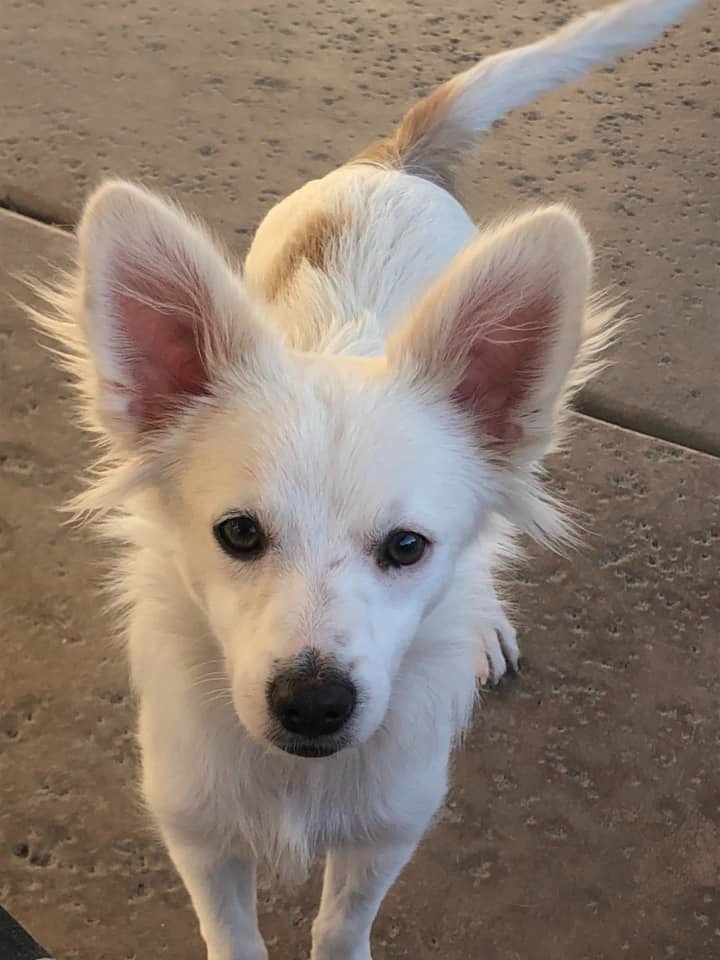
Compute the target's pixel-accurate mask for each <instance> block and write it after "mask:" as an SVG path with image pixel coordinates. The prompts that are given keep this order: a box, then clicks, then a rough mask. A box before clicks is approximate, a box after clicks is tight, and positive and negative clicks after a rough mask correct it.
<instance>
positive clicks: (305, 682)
mask: <svg viewBox="0 0 720 960" xmlns="http://www.w3.org/2000/svg"><path fill="white" fill-rule="evenodd" d="M356 700H357V693H356V690H355V687H354V685H353V684H352V683H351V682H350V680H347V679H345V678H344V677H338V676H328V677H323V676H319V677H308V676H304V677H302V676H293V675H292V674H288V675H285V676H279V677H277V678H276V679H275V680H273V682H272V683H271V684H270V687H269V689H268V702H269V704H270V709H271V711H272V713H273V715H274V716H275V717H277V719H278V720H279V721H280V723H281V724H282V725H283V727H284V728H285V730H287V731H288V733H296V734H299V735H300V736H302V737H322V736H326V735H329V734H333V733H337V732H338V730H340V729H341V727H342V726H343V725H344V724H346V723H347V722H348V720H349V719H350V717H351V716H352V713H353V710H354V709H355V703H356Z"/></svg>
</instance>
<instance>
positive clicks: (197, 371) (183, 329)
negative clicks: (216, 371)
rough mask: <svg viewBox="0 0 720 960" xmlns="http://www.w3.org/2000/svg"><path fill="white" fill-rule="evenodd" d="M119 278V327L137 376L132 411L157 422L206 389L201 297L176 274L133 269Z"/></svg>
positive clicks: (150, 423)
mask: <svg viewBox="0 0 720 960" xmlns="http://www.w3.org/2000/svg"><path fill="white" fill-rule="evenodd" d="M118 279H119V283H118V292H116V294H115V296H114V303H115V312H116V316H117V318H118V320H119V330H118V333H119V339H120V341H121V344H122V349H123V352H124V353H125V356H124V362H125V365H126V367H127V368H128V370H129V372H130V374H131V378H132V382H133V388H132V397H131V399H130V404H129V413H130V416H131V417H133V418H134V419H136V420H137V421H138V422H139V423H140V424H141V425H142V426H143V427H146V428H147V427H152V426H154V425H157V424H158V422H159V421H161V420H162V419H163V418H164V417H165V416H167V414H168V412H169V411H170V410H172V409H173V407H176V406H177V404H178V402H179V401H182V399H183V398H184V397H192V396H201V395H202V394H205V393H206V392H207V389H208V378H207V369H206V367H205V364H204V361H203V357H202V354H201V350H200V344H199V342H198V341H199V336H198V332H199V331H198V326H199V324H200V322H201V317H200V315H199V314H200V311H199V308H198V302H197V300H196V298H195V297H194V296H193V295H192V294H191V293H190V292H189V290H188V289H187V288H186V287H184V286H183V285H181V284H179V283H173V281H172V279H166V278H159V277H158V278H155V277H148V276H142V277H138V276H137V275H133V274H132V273H131V271H130V269H126V270H124V271H123V272H122V274H121V276H120V277H119V278H118Z"/></svg>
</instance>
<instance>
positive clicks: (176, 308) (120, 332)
mask: <svg viewBox="0 0 720 960" xmlns="http://www.w3.org/2000/svg"><path fill="white" fill-rule="evenodd" d="M78 241H79V263H80V275H79V289H78V291H77V292H78V294H79V299H78V303H77V306H76V310H77V312H78V313H79V314H80V316H79V320H80V325H81V331H80V333H81V337H82V339H83V340H84V342H85V347H84V349H85V351H86V353H87V361H88V362H87V363H85V364H84V370H83V373H82V376H81V380H82V382H81V386H82V388H83V390H84V392H85V394H86V395H87V397H88V401H89V416H90V419H91V421H92V422H93V423H94V424H95V426H96V427H99V429H100V430H101V431H102V432H104V433H106V434H107V435H108V436H110V437H111V438H112V439H114V440H119V441H121V442H125V443H128V442H130V443H132V442H133V441H134V440H135V439H137V438H138V437H139V436H142V435H143V434H144V433H147V432H148V431H155V430H158V429H161V428H162V427H163V426H165V425H166V423H167V422H168V421H169V419H170V418H171V417H172V416H173V415H174V414H175V413H176V412H177V411H178V410H181V409H182V408H183V406H184V405H186V404H187V402H188V401H191V400H192V399H194V398H197V397H201V396H204V395H207V394H209V393H210V392H211V390H212V386H213V378H214V376H215V375H216V373H217V370H218V369H219V368H220V367H221V366H222V365H223V364H226V363H228V362H238V361H240V360H243V359H244V360H250V359H251V358H252V357H253V356H255V355H256V354H257V351H258V348H259V344H260V341H262V340H263V338H267V334H266V332H265V331H262V330H261V329H260V328H259V326H258V324H257V323H256V322H254V321H253V319H252V316H251V308H250V304H249V302H248V300H247V297H246V294H245V291H244V288H243V285H242V283H241V281H240V279H239V277H238V276H236V275H235V274H234V273H233V271H232V270H231V269H230V266H229V265H228V263H227V261H226V259H225V258H224V256H223V255H222V253H221V252H220V251H219V249H218V248H217V246H216V245H215V244H214V243H213V241H212V240H211V239H210V238H209V236H208V235H207V234H206V233H205V231H204V230H203V229H202V228H201V227H200V226H199V225H197V224H195V223H194V222H192V221H191V220H189V219H188V218H187V217H186V216H185V215H184V214H183V213H181V212H180V211H179V210H178V209H177V208H175V207H174V206H172V205H170V204H169V203H166V202H165V201H163V200H161V199H159V198H158V197H156V196H154V195H153V194H151V193H149V192H147V191H146V190H144V189H142V188H140V187H137V186H134V185H132V184H128V183H124V182H119V181H114V182H110V183H108V184H106V185H105V186H103V187H101V188H100V189H99V190H98V191H97V192H96V193H95V194H94V195H93V196H92V197H91V198H90V200H89V202H88V204H87V207H86V209H85V212H84V214H83V217H82V220H81V222H80V226H79V229H78Z"/></svg>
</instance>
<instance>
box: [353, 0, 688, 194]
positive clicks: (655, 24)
mask: <svg viewBox="0 0 720 960" xmlns="http://www.w3.org/2000/svg"><path fill="white" fill-rule="evenodd" d="M697 3H698V0H623V2H621V3H615V4H613V5H612V6H609V7H607V8H605V9H602V10H597V11H594V12H593V13H589V14H587V15H585V16H583V17H579V18H578V19H576V20H572V21H571V22H570V23H568V24H566V25H565V26H564V27H562V28H561V29H560V30H558V31H556V32H555V33H553V34H550V36H548V37H546V38H545V39H543V40H540V41H538V42H537V43H531V44H528V45H527V46H525V47H518V48H517V49H515V50H508V51H506V52H503V53H498V54H495V55H494V56H491V57H487V58H486V59H485V60H481V61H480V63H478V64H477V65H476V66H474V67H471V68H470V69H469V70H466V71H465V72H464V73H460V74H458V75H457V76H456V77H453V79H452V80H449V81H448V82H447V83H445V84H443V85H442V86H441V87H438V89H437V90H435V91H434V93H431V94H430V96H428V97H426V98H425V99H424V100H420V101H418V103H416V104H415V105H414V106H413V107H412V109H411V110H409V111H408V113H407V114H406V115H405V116H404V117H403V119H402V121H401V123H400V125H399V127H398V128H397V130H396V131H395V134H394V136H393V137H391V138H390V139H389V140H383V141H380V142H379V143H376V144H374V145H373V146H371V147H369V148H368V149H367V150H366V151H365V152H364V153H362V154H360V156H358V157H357V158H356V160H357V161H358V162H363V163H374V164H376V165H378V166H385V167H394V168H397V169H402V170H405V171H407V172H408V173H414V174H416V175H418V176H422V177H425V178H426V179H430V180H434V181H436V182H438V183H441V184H443V185H449V183H450V182H451V174H452V170H453V168H454V166H455V165H456V163H457V161H458V160H459V158H460V156H461V155H462V154H463V153H464V152H465V151H466V150H467V149H469V148H471V147H472V146H474V144H475V143H476V142H477V140H478V138H479V137H480V136H481V135H482V134H483V133H485V132H486V131H487V130H488V129H489V128H490V127H491V126H492V124H493V123H494V122H495V121H496V120H500V119H501V118H502V117H504V116H505V115H506V114H507V113H509V112H510V111H511V110H513V109H515V108H516V107H519V106H522V105H523V104H526V103H529V102H531V101H533V100H535V99H536V98H537V97H539V96H540V95H541V94H543V93H547V92H548V91H550V90H554V89H555V88H557V87H560V86H562V85H563V84H565V83H569V82H571V81H573V80H579V79H581V78H582V77H583V76H584V75H585V74H586V73H587V72H588V70H590V69H591V68H593V67H598V66H602V65H603V64H607V63H609V62H611V61H612V60H614V59H616V58H617V57H619V56H620V55H621V54H623V53H625V52H629V51H631V50H637V49H640V48H641V47H644V46H646V45H648V44H649V43H651V42H652V41H653V40H655V39H656V38H657V37H658V36H659V35H660V34H661V33H662V32H663V30H665V29H667V28H668V27H670V26H672V25H673V24H674V23H676V22H677V21H679V20H680V19H681V18H682V17H683V15H684V14H685V13H687V12H688V10H690V8H691V7H693V6H695V5H696V4H697Z"/></svg>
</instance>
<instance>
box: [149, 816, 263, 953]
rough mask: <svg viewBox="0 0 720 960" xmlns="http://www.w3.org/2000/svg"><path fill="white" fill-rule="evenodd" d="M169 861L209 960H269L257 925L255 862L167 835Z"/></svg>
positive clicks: (173, 835)
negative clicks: (187, 896) (192, 910)
mask: <svg viewBox="0 0 720 960" xmlns="http://www.w3.org/2000/svg"><path fill="white" fill-rule="evenodd" d="M163 836H164V838H165V843H166V845H167V848H168V851H169V853H170V857H171V859H172V861H173V863H174V864H175V866H176V868H177V871H178V873H179V874H180V876H181V877H182V879H183V882H184V884H185V886H186V888H187V891H188V893H189V894H190V899H191V900H192V903H193V906H194V908H195V913H196V915H197V918H198V921H199V923H200V932H201V933H202V936H203V940H204V941H205V944H206V946H207V957H208V960H267V950H266V949H265V945H264V944H263V942H262V938H261V936H260V932H259V930H258V925H257V905H256V890H255V859H254V857H253V856H252V855H251V853H250V851H249V850H248V851H247V853H245V852H244V851H243V853H242V855H238V854H230V855H228V854H223V853H220V852H218V851H214V850H212V849H211V848H210V847H209V846H207V847H206V846H205V845H202V844H199V843H198V842H197V840H195V839H192V840H189V839H188V838H186V837H183V836H179V835H178V834H177V833H176V832H173V833H168V832H167V831H165V830H163Z"/></svg>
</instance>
